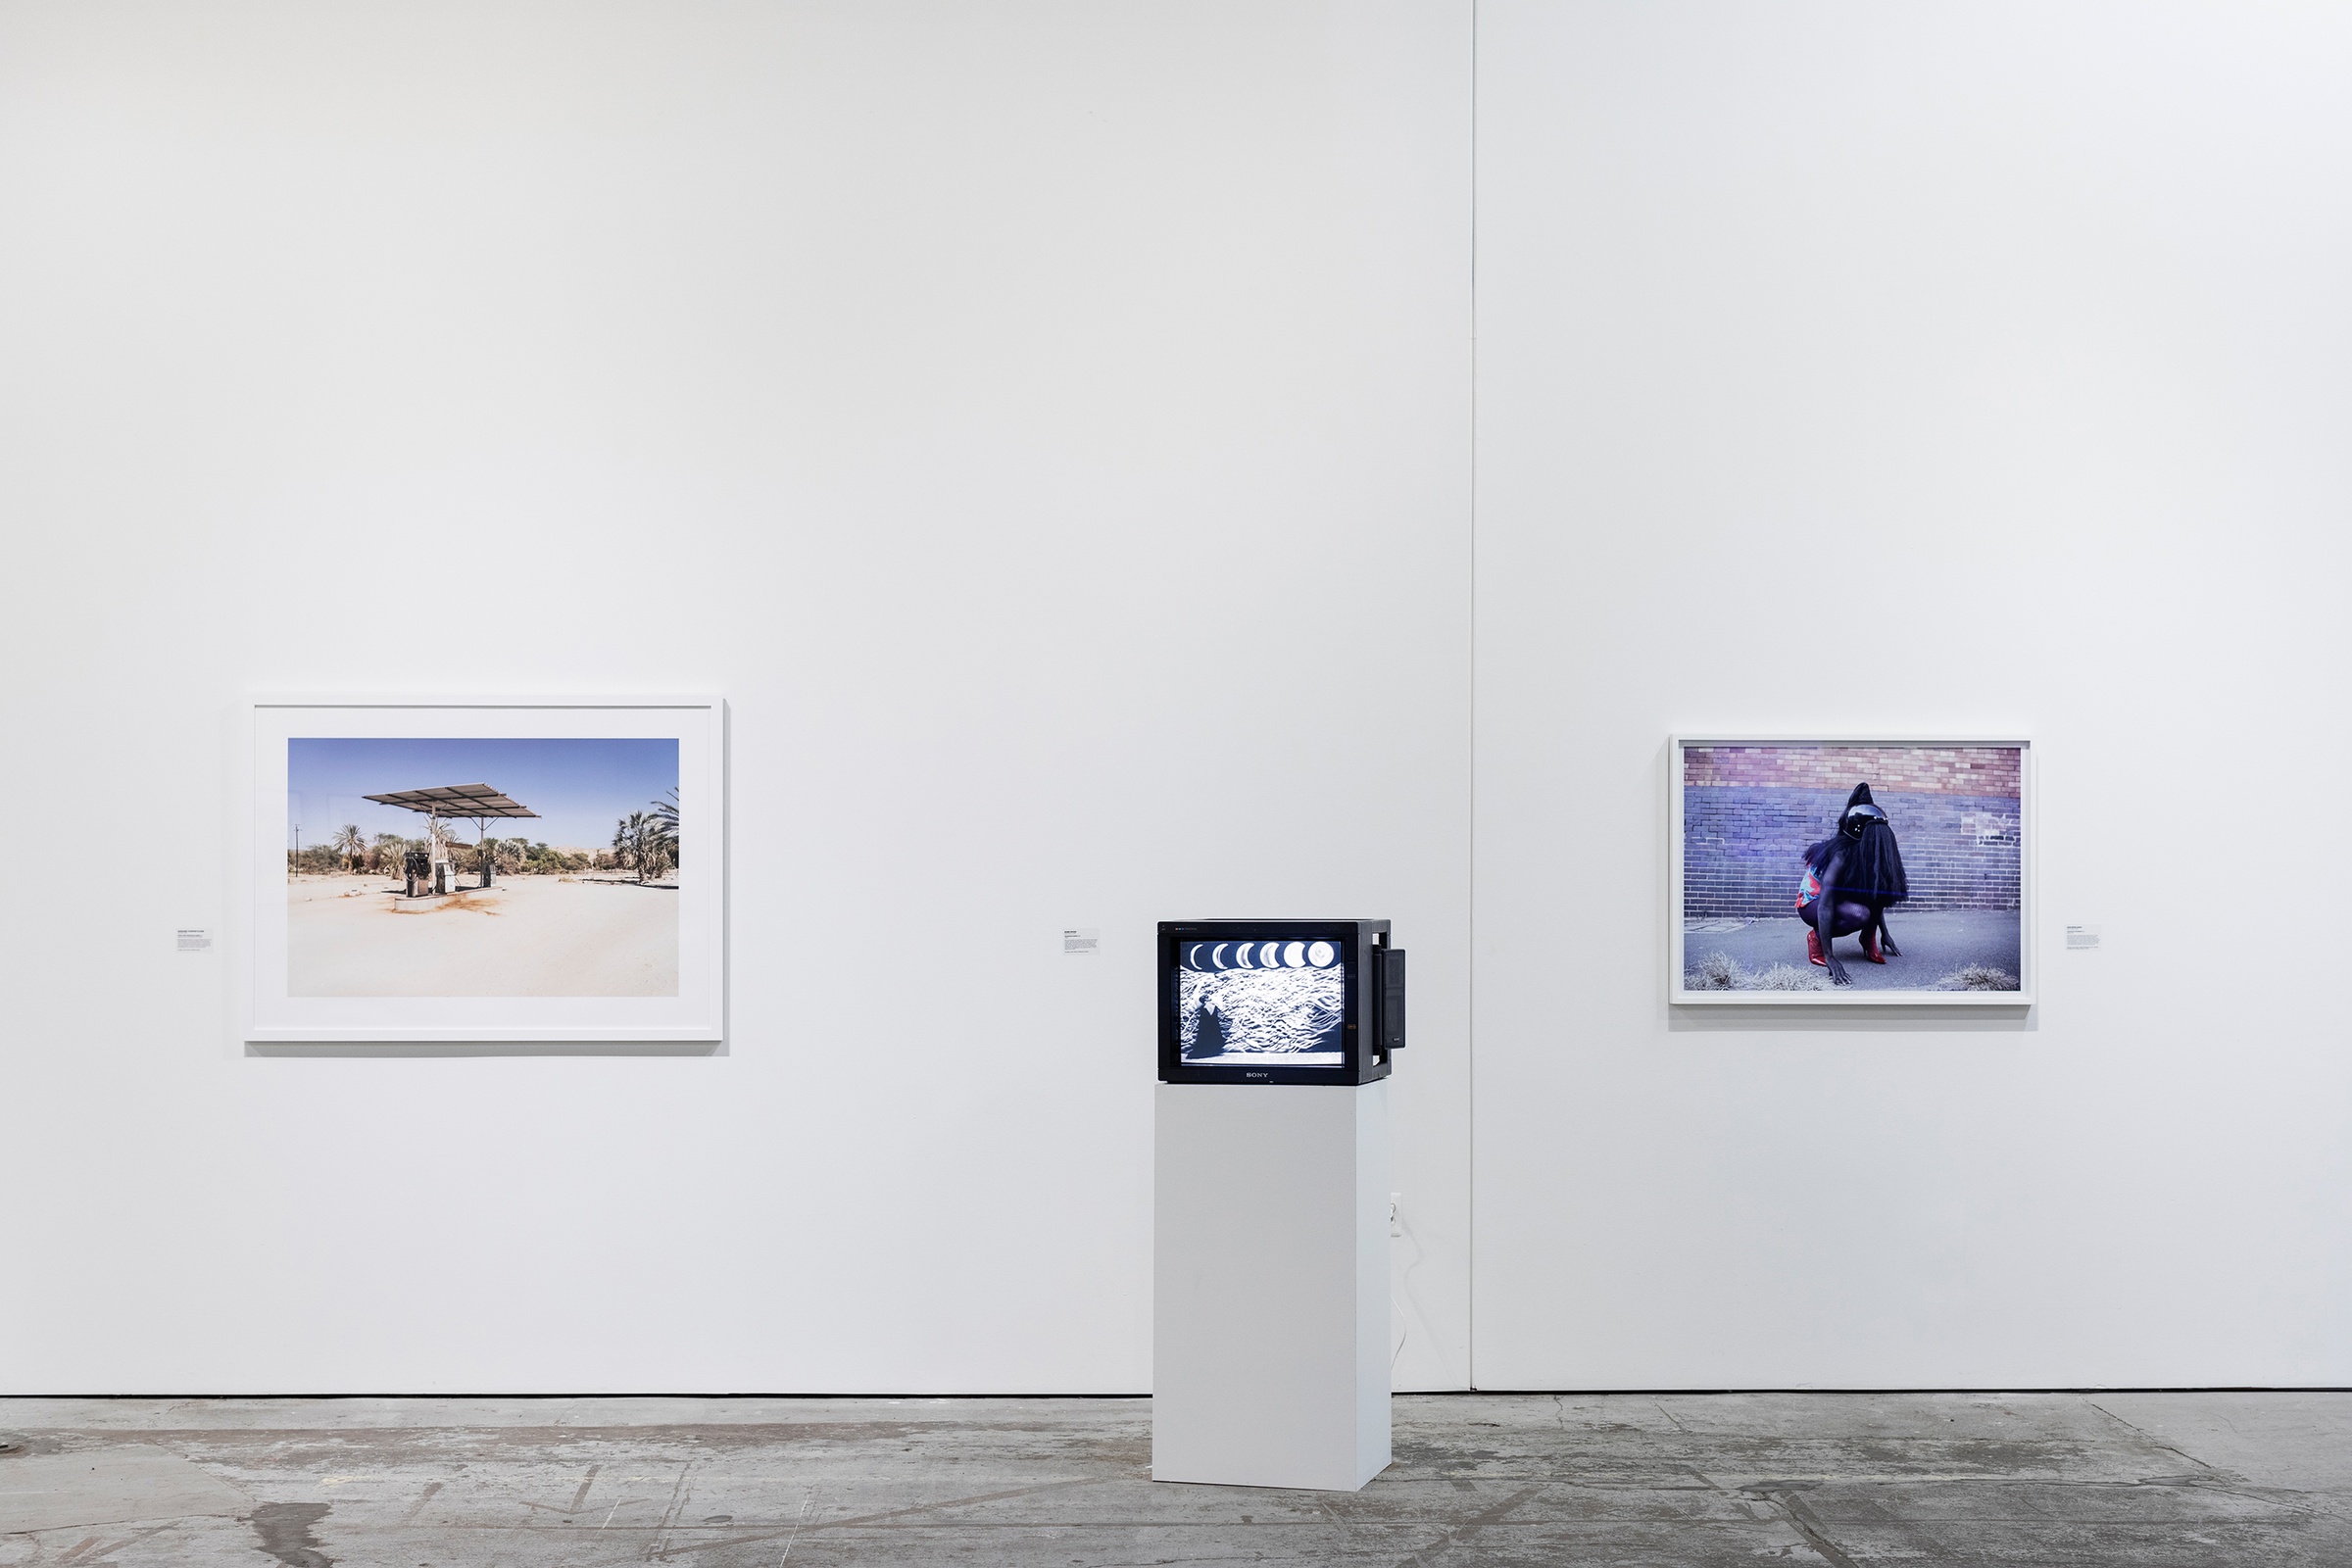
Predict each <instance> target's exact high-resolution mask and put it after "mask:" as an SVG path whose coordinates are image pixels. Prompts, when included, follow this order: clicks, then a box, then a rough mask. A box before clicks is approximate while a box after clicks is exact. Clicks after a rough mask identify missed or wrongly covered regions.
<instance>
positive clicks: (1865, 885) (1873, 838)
mask: <svg viewBox="0 0 2352 1568" xmlns="http://www.w3.org/2000/svg"><path fill="white" fill-rule="evenodd" d="M1908 892H1909V889H1908V888H1907V887H1906V885H1905V884H1904V881H1903V852H1902V851H1901V850H1900V849H1897V848H1896V847H1895V842H1894V826H1893V824H1892V823H1890V822H1888V821H1887V813H1886V812H1885V811H1883V810H1881V809H1879V808H1878V807H1877V806H1875V805H1874V804H1872V802H1871V799H1870V786H1869V785H1868V784H1857V785H1855V786H1854V793H1853V794H1851V795H1849V796H1847V797H1846V798H1845V809H1844V811H1842V812H1841V813H1839V815H1838V831H1837V832H1835V833H1833V834H1831V835H1830V836H1829V837H1828V838H1826V839H1823V840H1822V841H1821V842H1820V843H1818V844H1816V845H1813V846H1812V847H1811V848H1809V849H1807V850H1806V851H1805V870H1804V875H1803V877H1802V878H1801V879H1799V881H1798V883H1797V890H1796V913H1797V917H1798V918H1799V919H1801V920H1803V921H1804V922H1805V924H1806V925H1808V926H1810V927H1812V929H1811V930H1809V931H1807V932H1806V933H1805V956H1807V957H1808V958H1810V959H1811V960H1812V961H1813V962H1815V963H1817V964H1820V965H1821V966H1822V967H1824V968H1826V969H1828V970H1829V971H1830V981H1831V983H1832V984H1834V985H1841V986H1844V985H1851V984H1853V982H1852V981H1851V980H1850V979H1848V978H1847V977H1846V973H1845V965H1843V964H1842V963H1839V962H1838V955H1837V954H1836V953H1835V952H1833V951H1831V948H1830V944H1831V942H1833V941H1834V940H1835V939H1837V938H1838V937H1842V936H1852V935H1854V934H1856V933H1859V934H1860V935H1861V938H1862V956H1864V957H1866V958H1868V959H1869V960H1870V961H1871V962H1873V963H1885V962H1886V961H1887V959H1888V958H1899V957H1901V956H1903V950H1902V949H1900V948H1898V947H1896V946H1895V945H1894V937H1893V935H1892V934H1891V933H1889V932H1888V931H1887V907H1888V906H1889V905H1894V904H1900V903H1901V902H1902V901H1903V899H1904V897H1905V896H1906V894H1907V893H1908Z"/></svg>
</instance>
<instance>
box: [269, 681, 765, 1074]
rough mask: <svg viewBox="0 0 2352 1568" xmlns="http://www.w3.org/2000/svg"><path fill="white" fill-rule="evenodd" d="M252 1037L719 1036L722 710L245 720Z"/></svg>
mask: <svg viewBox="0 0 2352 1568" xmlns="http://www.w3.org/2000/svg"><path fill="white" fill-rule="evenodd" d="M249 751H250V756H251V759H252V770H253V773H252V790H251V803H252V807H251V809H252V829H251V835H250V839H251V842H250V847H249V852H248V853H247V855H246V857H245V864H246V875H247V877H248V879H249V880H250V884H251V899H250V901H249V903H248V909H249V911H250V912H249V918H248V922H247V929H246V933H245V935H246V941H245V942H244V944H243V946H244V950H245V962H246V974H245V986H246V1022H245V1038H246V1039H247V1040H250V1041H281V1042H315V1043H329V1042H344V1041H451V1042H469V1041H480V1042H501V1041H548V1042H564V1041H576V1042H605V1041H717V1040H719V1039H720V1038H721V1037H722V1034H723V1023H724V1011H725V1008H724V998H725V978H726V951H725V949H726V940H725V938H726V933H725V908H726V863H727V861H726V844H725V842H724V831H725V823H726V766H725V755H724V753H725V724H724V710H723V708H722V706H721V705H720V703H719V701H718V700H717V699H716V698H711V697H680V698H646V697H623V698H610V699H585V698H551V699H545V700H540V699H529V698H523V699H509V700H498V701H490V700H483V701H466V702H453V701H446V700H432V699H426V700H419V701H416V702H395V701H386V700H381V699H368V700H365V701H352V702H337V701H282V702H260V703H256V704H254V705H253V708H252V727H251V744H250V748H249Z"/></svg>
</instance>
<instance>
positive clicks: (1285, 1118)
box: [1152, 1079, 1390, 1492]
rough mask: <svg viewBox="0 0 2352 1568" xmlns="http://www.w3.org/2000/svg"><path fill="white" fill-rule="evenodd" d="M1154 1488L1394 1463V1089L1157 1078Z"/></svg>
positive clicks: (1304, 1482)
mask: <svg viewBox="0 0 2352 1568" xmlns="http://www.w3.org/2000/svg"><path fill="white" fill-rule="evenodd" d="M1154 1119H1155V1122H1156V1127H1157V1136H1158V1142H1157V1147H1156V1150H1155V1153H1154V1173H1155V1178H1156V1190H1155V1194H1154V1199H1153V1232H1152V1257H1153V1263H1152V1268H1153V1276H1152V1281H1153V1282H1152V1480H1154V1481H1203V1482H1214V1483H1219V1484H1223V1485H1227V1486H1242V1487H1304V1488H1313V1489H1317V1490H1321V1491H1328V1492H1353V1491H1355V1490H1356V1489H1357V1488H1359V1487H1361V1486H1362V1485H1363V1484H1364V1483H1365V1482H1367V1481H1369V1480H1371V1479H1372V1478H1373V1477H1374V1476H1376V1475H1378V1474H1380V1472H1381V1471H1382V1470H1384V1469H1386V1468H1387V1467H1388V1463H1389V1225H1388V1215H1389V1176H1390V1155H1389V1085H1388V1081H1387V1080H1386V1079H1383V1080H1380V1081H1379V1082H1376V1083H1369V1084H1364V1085H1360V1086H1354V1087H1342V1086H1338V1085H1332V1086H1325V1085H1321V1084H1315V1085H1291V1084H1279V1085H1271V1086H1268V1085H1253V1084H1161V1085H1160V1086H1159V1089H1158V1101H1157V1109H1156V1115H1155V1118H1154Z"/></svg>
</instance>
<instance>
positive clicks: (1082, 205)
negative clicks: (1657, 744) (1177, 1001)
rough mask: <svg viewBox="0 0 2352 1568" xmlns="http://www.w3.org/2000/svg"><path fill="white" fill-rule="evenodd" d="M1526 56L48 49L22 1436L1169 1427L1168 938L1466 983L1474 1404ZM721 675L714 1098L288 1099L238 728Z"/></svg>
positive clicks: (32, 587) (1458, 1138) (23, 11)
mask: <svg viewBox="0 0 2352 1568" xmlns="http://www.w3.org/2000/svg"><path fill="white" fill-rule="evenodd" d="M1469 48H1470V29H1469V25H1468V15H1467V11H1466V9H1465V8H1464V7H1463V6H1460V5H1432V4H1427V3H1421V0H1412V3H1396V4H1377V5H1366V4H1361V3H1354V0H1350V3H1347V4H1272V5H1269V4H1264V3H1259V0H1249V3H1234V4H1228V5H1203V4H1200V3H1198V0H1183V3H1169V4H1151V5H1120V6H1116V7H1103V6H1097V5H1092V4H1084V3H1069V4H1003V3H994V4H990V5H986V6H964V5H956V4H931V5H903V4H901V5H893V4H879V5H877V4H872V3H866V0H859V3H855V4H847V3H845V4H839V5H806V4H695V5H684V6H656V5H599V6H583V5H576V4H570V3H564V4H556V3H552V0H547V3H540V0H532V3H515V4H493V5H488V6H483V5H474V4H445V5H402V6H374V7H331V8H320V7H317V6H310V5H300V4H291V3H287V4H270V5H236V4H217V5H205V6H200V7H193V8H190V7H174V6H167V5H153V6H126V5H98V6H85V5H78V4H68V3H60V4H53V5H43V4H12V5H9V6H8V7H6V8H5V9H0V212H4V213H5V214H6V215H7V217H6V220H5V224H6V232H5V238H4V239H0V526H4V527H5V529H6V546H7V561H8V571H7V581H8V582H9V584H10V590H9V595H8V597H9V601H10V602H9V605H8V608H7V611H6V613H5V614H0V657H4V659H5V662H6V667H7V669H8V670H9V672H10V675H9V679H8V680H7V682H6V683H5V686H4V688H0V705H5V708H4V717H5V734H6V737H7V740H6V751H7V758H8V761H7V765H6V767H5V768H0V803H4V807H0V809H4V810H5V814H6V816H7V818H8V819H9V820H10V821H12V822H14V823H15V824H16V831H17V835H18V839H17V851H16V853H15V856H14V857H13V860H14V864H15V867H16V870H15V874H14V877H13V879H12V881H13V889H12V892H11V894H10V895H9V897H8V898H6V899H5V900H0V955H4V958H0V961H4V962H5V965H6V974H7V977H8V979H7V998H6V1003H5V1012H4V1014H0V1031H4V1032H0V1107H4V1112H5V1125H6V1128H7V1133H6V1137H5V1139H4V1140H0V1146H4V1147H5V1150H6V1159H5V1162H4V1177H0V1179H4V1180H5V1183H6V1187H7V1193H8V1196H7V1197H6V1199H5V1200H0V1260H4V1261H0V1278H5V1280H6V1281H7V1287H6V1289H5V1290H0V1390H5V1391H8V1392H31V1391H86V1392H95V1393H104V1392H114V1391H156V1392H190V1393H203V1392H213V1391H253V1392H270V1391H283V1390H322V1391H336V1390H373V1391H433V1390H485V1391H498V1390H512V1391H545V1390H681V1391H688V1390H696V1391H699V1390H746V1389H748V1390H774V1391H879V1392H893V1391H918V1392H955V1391H963V1390H981V1391H1013V1392H1019V1391H1073V1392H1086V1391H1106V1392H1139V1391H1142V1390H1144V1389H1146V1388H1147V1387H1148V1384H1149V1380H1150V1337H1149V1328H1150V1324H1149V1314H1150V1309H1151V1307H1150V1303H1151V1235H1150V1229H1151V1180H1152V1109H1151V1104H1152V1102H1151V1092H1152V1078H1153V1064H1152V1061H1153V1058H1152V1052H1153V1040H1154V1037H1153V1032H1152V1005H1151V1000H1150V999H1151V994H1152V970H1151V958H1150V940H1151V935H1152V925H1153V922H1154V921H1156V920H1159V919H1164V918H1176V917H1184V916H1199V915H1203V914H1228V913H1246V914H1264V913H1275V914H1308V915H1314V914H1339V915H1356V914H1371V915H1388V916H1391V917H1393V918H1394V919H1395V920H1396V921H1397V929H1398V932H1399V940H1400V941H1403V942H1405V943H1407V944H1408V945H1409V947H1410V949H1411V951H1412V953H1413V955H1414V957H1415V960H1416V965H1415V980H1416V985H1415V996H1414V1000H1413V1007H1414V1012H1413V1021H1414V1045H1413V1050H1412V1052H1411V1053H1410V1055H1409V1058H1408V1065H1407V1066H1406V1068H1405V1069H1404V1072H1403V1073H1402V1074H1401V1076H1400V1078H1399V1081H1398V1086H1399V1090H1400V1093H1399V1094H1398V1095H1397V1104H1398V1112H1397V1132H1398V1149H1399V1155H1398V1158H1399V1167H1400V1170H1399V1177H1398V1185H1399V1186H1400V1187H1401V1188H1402V1189H1403V1190H1404V1191H1405V1193H1406V1215H1407V1223H1408V1229H1409V1231H1410V1233H1411V1234H1410V1236H1409V1238H1408V1239H1407V1241H1405V1242H1400V1243H1399V1244H1398V1248H1397V1257H1398V1264H1397V1269H1398V1274H1399V1276H1400V1298H1401V1299H1402V1302H1403V1307H1402V1310H1401V1311H1400V1314H1399V1323H1398V1333H1399V1336H1400V1338H1401V1340H1402V1344H1401V1346H1400V1350H1399V1359H1398V1363H1397V1365H1398V1372H1397V1375H1398V1378H1399V1381H1400V1383H1401V1384H1403V1385H1404V1386H1408V1387H1409V1386H1416V1385H1418V1386H1441V1387H1449V1386H1460V1385H1462V1384H1464V1383H1466V1381H1467V1379H1468V1375H1469V1362H1468V1293H1467V1280H1468V1252H1467V1242H1468V1191H1467V1173H1468V1168H1469V1159H1468V1145H1467V1135H1468V1120H1467V1111H1468V1101H1467V1086H1468V1057H1467V1051H1468V1032H1467V1021H1468V967H1467V959H1468V948H1467V931H1468V891H1469V884H1468V847H1469V835H1468V824H1469V813H1468V798H1467V792H1468V788H1469V766H1468V764H1469V731H1468V690H1469V686H1468V656H1469V622H1468V611H1469V548H1468V543H1469V541H1468V530H1469V521H1470V517H1469V477H1470V466H1469V370H1470V354H1469V257H1470V225H1469V188H1470V187H1469V174H1470V171H1469V134H1470V119H1469V96H1468V91H1469V73H1470V56H1469ZM681 689H682V690H711V691H716V692H720V693H723V694H724V695H725V696H726V697H727V699H728V701H729V703H730V707H731V721H732V730H731V743H732V779H733V798H732V840H731V844H732V851H733V872H734V880H733V884H732V890H731V892H732V921H733V924H732V936H733V945H732V952H733V971H732V993H731V1038H730V1041H729V1043H728V1047H727V1050H726V1052H725V1054H722V1055H718V1056H715V1057H711V1056H672V1057H662V1056H645V1055H636V1056H631V1055H576V1054H574V1055H538V1056H532V1055H515V1054H487V1055H463V1054H461V1055H433V1054H416V1053H414V1052H410V1053H405V1054H393V1055H373V1056H370V1055H365V1054H344V1055H335V1056H327V1057H324V1058H319V1057H307V1058H306V1057H293V1058H289V1057H288V1056H285V1055H270V1056H257V1055H249V1054H247V1053H246V1051H245V1048H244V1047H243V1046H242V1045H241V1044H240V1043H239V1041H238V1039H237V1038H236V1032H235V1031H236V1023H235V1020H234V1018H233V1016H232V1014H231V1011H230V998H231V994H232V976H233V972H234V963H235V958H236V952H235V931H234V928H233V925H232V924H231V921H232V917H233V911H234V910H235V909H236V908H237V907H238V903H239V900H238V895H237V892H236V890H235V888H234V887H232V886H231V884H230V869H231V865H232V860H231V856H230V849H229V845H230V826H231V824H232V822H233V821H234V819H235V816H236V811H237V807H236V805H235V803H234V802H233V800H232V799H231V794H230V792H231V790H232V788H233V787H234V785H235V783H236V781H237V778H238V775H237V773H236V769H235V765H234V753H235V741H234V733H235V731H234V725H235V717H236V710H237V705H238V704H239V703H241V702H242V701H244V700H246V699H247V698H248V696H249V695H251V694H254V693H257V692H288V691H294V692H305V693H345V692H349V693H360V694H370V693H373V694H382V693H410V692H414V693H422V694H452V695H463V694H467V693H476V692H491V693H532V692H587V693H599V692H635V691H666V690H681ZM183 926H212V927H223V926H225V927H227V928H228V941H227V944H226V946H225V947H224V948H223V949H222V950H221V951H220V952H217V953H215V954H213V955H210V956H200V955H182V954H179V953H177V952H175V951H174V945H173V935H172V934H173V932H174V930H175V929H176V928H179V927H183ZM1066 926H1096V927H1100V928H1101V930H1102V933H1103V951H1102V953H1101V955H1100V956H1097V957H1094V958H1066V957H1064V956H1062V953H1061V944H1060V933H1061V930H1062V929H1063V928H1064V927H1066ZM1241 1196H1244V1195H1237V1198H1238V1197H1241Z"/></svg>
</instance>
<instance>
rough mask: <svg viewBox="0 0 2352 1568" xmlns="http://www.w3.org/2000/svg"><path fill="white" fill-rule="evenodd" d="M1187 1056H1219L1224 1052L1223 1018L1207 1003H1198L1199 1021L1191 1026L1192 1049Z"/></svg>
mask: <svg viewBox="0 0 2352 1568" xmlns="http://www.w3.org/2000/svg"><path fill="white" fill-rule="evenodd" d="M1185 1054H1186V1055H1188V1056H1196V1057H1198V1056H1221V1055H1223V1054H1225V1019H1224V1017H1223V1016H1222V1015H1221V1014H1220V1013H1219V1012H1218V1011H1217V1009H1216V1008H1215V1007H1214V1006H1212V1005H1209V1004H1208V1003H1205V1002H1203V1003H1202V1004H1201V1021H1200V1022H1199V1023H1198V1024H1196V1025H1194V1027H1193V1049H1192V1050H1190V1051H1188V1052H1186V1053H1185Z"/></svg>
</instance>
